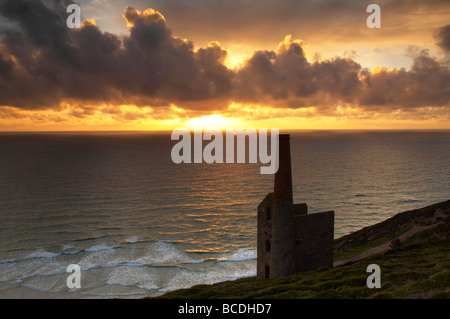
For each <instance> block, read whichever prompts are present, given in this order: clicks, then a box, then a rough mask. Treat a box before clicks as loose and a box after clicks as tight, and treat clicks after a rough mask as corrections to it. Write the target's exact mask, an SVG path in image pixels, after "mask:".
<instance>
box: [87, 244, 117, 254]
mask: <svg viewBox="0 0 450 319" xmlns="http://www.w3.org/2000/svg"><path fill="white" fill-rule="evenodd" d="M116 248H118V246H106V245H104V244H100V245H94V246H92V247H90V248H88V249H85V250H84V251H86V252H97V251H105V250H112V249H116Z"/></svg>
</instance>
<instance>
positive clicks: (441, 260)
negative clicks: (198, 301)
mask: <svg viewBox="0 0 450 319" xmlns="http://www.w3.org/2000/svg"><path fill="white" fill-rule="evenodd" d="M449 256H450V200H448V201H445V202H442V203H438V204H435V205H431V206H427V207H424V208H421V209H416V210H412V211H407V212H403V213H400V214H397V215H395V216H393V217H392V218H389V219H387V220H385V221H383V222H381V223H378V224H375V225H373V226H369V227H366V228H363V229H361V230H359V231H357V232H355V233H352V234H349V235H346V236H343V237H341V238H338V239H336V240H335V241H334V267H333V268H328V267H322V268H319V269H318V270H315V271H309V272H302V273H297V274H294V275H292V276H288V277H281V278H274V279H257V278H255V277H250V278H242V279H238V280H235V281H228V282H222V283H217V284H214V285H199V286H194V287H191V288H189V289H182V290H177V291H172V292H169V293H167V294H165V295H163V296H160V297H158V298H189V299H195V298H450V258H449ZM369 264H377V265H379V266H380V269H381V288H379V289H377V288H373V289H369V288H368V287H367V285H366V280H367V277H368V276H369V275H370V273H367V272H366V270H367V266H368V265H369Z"/></svg>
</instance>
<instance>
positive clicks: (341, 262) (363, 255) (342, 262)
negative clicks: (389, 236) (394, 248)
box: [333, 222, 440, 267]
mask: <svg viewBox="0 0 450 319" xmlns="http://www.w3.org/2000/svg"><path fill="white" fill-rule="evenodd" d="M438 224H440V222H438V223H435V224H432V225H428V226H414V227H413V228H411V229H410V230H408V231H407V232H406V233H403V234H402V235H400V236H399V237H398V238H400V240H403V239H406V238H408V237H410V236H412V235H414V234H416V233H418V232H421V231H424V230H427V229H429V228H432V227H435V226H436V225H438ZM390 243H391V241H390V240H388V241H387V242H385V243H383V244H381V245H379V246H377V247H373V248H371V249H368V250H366V251H365V252H363V253H361V254H359V255H357V256H354V257H350V258H348V259H343V260H337V261H335V262H334V263H333V266H334V267H337V266H342V265H345V264H347V263H353V262H355V261H358V260H361V259H364V258H366V257H369V256H372V255H374V254H378V253H380V252H383V251H386V250H388V249H389V245H390Z"/></svg>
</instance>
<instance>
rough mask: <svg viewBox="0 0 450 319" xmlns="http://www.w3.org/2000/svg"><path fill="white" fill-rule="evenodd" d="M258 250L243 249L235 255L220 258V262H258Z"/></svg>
mask: <svg viewBox="0 0 450 319" xmlns="http://www.w3.org/2000/svg"><path fill="white" fill-rule="evenodd" d="M256 257H257V255H256V249H249V248H241V249H239V250H238V251H237V252H235V253H234V254H233V255H231V256H230V255H228V256H224V257H222V258H219V259H218V261H222V262H239V261H248V260H256Z"/></svg>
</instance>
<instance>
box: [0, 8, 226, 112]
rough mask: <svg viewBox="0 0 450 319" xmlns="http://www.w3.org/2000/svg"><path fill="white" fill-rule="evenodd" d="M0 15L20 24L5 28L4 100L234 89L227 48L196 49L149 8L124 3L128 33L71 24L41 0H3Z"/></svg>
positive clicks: (161, 98)
mask: <svg viewBox="0 0 450 319" xmlns="http://www.w3.org/2000/svg"><path fill="white" fill-rule="evenodd" d="M0 13H1V14H2V15H3V16H5V17H6V18H8V19H10V20H11V21H13V22H14V23H16V25H17V26H18V27H16V28H9V29H7V30H2V37H1V38H2V55H1V56H0V58H1V59H0V72H1V75H2V76H3V78H5V77H6V76H9V77H10V78H9V80H8V81H6V80H2V82H0V90H1V95H0V104H2V105H10V106H15V107H21V108H45V107H49V106H57V105H59V104H60V103H61V102H62V101H63V100H71V99H73V100H84V101H86V102H93V103H111V104H116V103H120V104H133V103H135V104H137V105H159V104H161V105H167V104H170V103H176V102H180V101H202V100H208V99H214V98H217V97H219V96H220V97H222V96H224V95H226V94H227V93H228V92H229V90H230V87H231V77H232V76H233V73H232V72H231V71H229V70H228V69H227V68H226V67H225V66H224V65H223V64H222V62H223V60H224V57H225V56H226V51H224V50H222V49H221V48H220V46H219V45H212V46H210V47H208V48H206V49H202V50H200V51H198V52H194V49H193V44H192V43H191V42H189V41H187V40H184V39H180V38H177V37H175V36H173V35H172V33H171V30H170V29H169V28H168V27H167V24H166V21H165V20H164V17H163V16H162V15H161V14H160V13H158V12H156V11H154V10H152V9H148V10H146V11H144V12H138V11H137V10H135V9H133V8H130V7H128V8H126V10H125V14H124V17H125V18H126V19H127V22H128V23H129V25H130V33H129V36H127V37H125V38H123V39H122V38H119V37H118V36H116V35H113V34H110V33H107V32H101V30H100V29H99V28H98V27H97V26H96V25H94V24H93V23H91V22H90V21H87V22H85V23H84V24H83V26H82V28H80V29H74V30H70V29H68V28H67V26H66V24H65V19H64V18H65V17H66V14H64V15H58V14H57V13H56V12H55V10H52V8H50V7H48V6H46V5H45V4H44V3H43V2H41V1H36V0H21V1H14V0H6V1H4V2H3V3H2V4H1V5H0ZM8 56H10V57H14V59H15V60H16V62H17V63H15V65H14V66H13V67H12V66H11V58H8ZM219 86H220V87H219Z"/></svg>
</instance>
